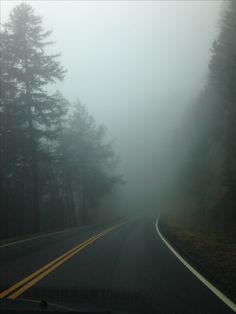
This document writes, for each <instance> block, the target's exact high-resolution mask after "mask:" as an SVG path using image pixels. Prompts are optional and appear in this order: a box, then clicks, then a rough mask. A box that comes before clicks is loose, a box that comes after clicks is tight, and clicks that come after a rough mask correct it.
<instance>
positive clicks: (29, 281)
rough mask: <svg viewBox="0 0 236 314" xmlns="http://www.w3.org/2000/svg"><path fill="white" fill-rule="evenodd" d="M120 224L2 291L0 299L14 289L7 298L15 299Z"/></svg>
mask: <svg viewBox="0 0 236 314" xmlns="http://www.w3.org/2000/svg"><path fill="white" fill-rule="evenodd" d="M120 225H121V224H119V225H116V226H114V227H111V228H109V229H107V230H105V231H102V232H100V233H98V234H97V235H94V236H93V237H91V238H90V239H88V240H86V241H84V242H82V243H80V244H79V245H77V246H76V247H74V248H72V249H71V250H69V251H67V252H66V253H64V254H63V255H61V256H59V257H58V258H56V259H55V260H53V261H51V262H50V263H48V264H47V265H45V266H43V267H41V268H40V269H38V270H37V271H35V272H34V273H32V274H31V275H29V276H27V277H26V278H24V279H23V280H21V281H19V282H17V283H16V284H14V285H13V286H11V287H9V288H8V289H6V290H4V291H3V292H1V293H0V299H2V298H4V297H5V296H7V295H9V294H10V293H12V292H14V291H15V290H16V289H18V288H20V289H18V290H17V291H15V292H14V293H13V294H11V295H10V296H9V298H11V299H15V298H16V297H18V296H19V295H20V294H22V293H23V292H24V291H26V290H28V289H29V288H30V287H32V286H33V285H34V284H35V283H36V282H38V281H39V280H41V279H42V278H43V277H45V276H46V275H47V274H49V273H50V272H51V271H53V270H54V269H55V268H57V267H58V266H60V265H61V264H62V263H64V262H65V261H67V260H68V259H69V258H71V257H72V256H74V255H75V254H77V253H78V252H79V251H81V250H82V249H83V248H85V247H86V246H88V245H89V244H91V243H93V242H94V241H96V240H97V239H98V238H100V237H102V236H103V235H105V234H106V233H108V232H111V231H112V230H114V229H115V228H118V227H119V226H120Z"/></svg>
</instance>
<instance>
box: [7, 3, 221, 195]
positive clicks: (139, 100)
mask: <svg viewBox="0 0 236 314" xmlns="http://www.w3.org/2000/svg"><path fill="white" fill-rule="evenodd" d="M20 2H21V1H3V0H1V21H2V22H4V21H6V20H7V18H8V15H9V11H10V10H11V9H12V8H13V7H14V6H15V5H17V4H19V3H20ZM24 2H30V3H31V4H32V6H33V7H34V8H35V13H36V14H38V15H41V16H42V17H43V25H44V27H45V29H51V30H53V34H52V36H51V38H52V39H53V40H55V41H56V44H55V48H54V49H55V50H56V51H60V52H61V53H62V56H61V62H62V64H63V65H64V67H65V68H66V69H67V70H68V73H67V77H66V79H65V81H64V82H63V83H59V84H57V86H56V87H57V88H59V89H60V90H61V91H62V93H63V94H64V96H65V97H66V98H68V99H69V100H71V101H75V100H76V99H77V98H79V99H80V100H81V102H82V103H84V104H86V105H87V108H88V109H89V111H90V112H91V113H92V114H93V115H94V116H95V118H96V120H97V121H98V122H99V123H104V124H105V125H106V126H107V127H108V133H109V137H111V138H114V139H115V148H116V151H117V152H118V154H119V155H120V156H121V164H120V168H121V169H122V171H123V172H124V174H125V176H126V179H127V180H128V184H127V190H128V189H130V190H133V194H140V193H141V191H142V190H143V186H144V185H145V186H148V187H149V188H151V186H153V183H154V181H155V178H154V177H155V176H156V174H153V167H155V163H158V158H159V157H158V156H160V155H161V154H159V153H160V152H161V151H162V150H164V149H165V145H167V144H168V141H169V138H170V137H171V135H172V134H173V133H174V132H175V129H176V126H178V124H179V123H180V121H181V117H182V116H183V114H184V112H185V110H186V107H188V106H190V104H191V101H192V99H194V97H196V95H197V93H198V92H199V90H200V89H201V88H202V87H203V86H204V84H205V83H206V78H207V67H208V61H209V57H210V51H209V49H210V47H211V44H212V42H213V40H214V38H215V37H216V35H217V33H218V31H219V27H220V23H219V18H220V11H221V9H222V1H213V0H210V1H206V0H204V1H199V0H196V1H24ZM147 197H148V196H147Z"/></svg>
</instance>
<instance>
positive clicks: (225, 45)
mask: <svg viewBox="0 0 236 314" xmlns="http://www.w3.org/2000/svg"><path fill="white" fill-rule="evenodd" d="M235 32H236V1H234V0H232V1H229V2H227V3H225V10H224V12H223V13H222V18H221V30H220V33H219V35H218V38H217V39H216V40H215V41H214V43H213V45H212V49H211V53H212V56H211V59H210V63H209V77H208V83H207V85H206V87H205V88H204V90H203V91H202V93H201V95H200V96H199V97H198V99H197V101H196V103H195V105H194V107H193V109H192V110H191V112H190V113H188V115H187V117H186V118H185V122H184V125H183V126H182V127H181V129H180V130H179V132H178V136H177V137H176V139H175V143H173V152H174V158H175V160H174V161H173V163H174V164H175V165H176V169H175V175H176V178H177V180H174V178H173V177H172V178H171V180H172V179H173V182H172V191H173V190H174V191H175V192H176V199H178V201H177V203H178V206H177V207H179V208H178V210H179V211H178V213H179V214H180V215H182V217H185V218H186V217H191V218H193V219H200V221H201V222H202V223H204V222H205V223H207V224H209V222H210V223H212V224H214V225H217V227H220V228H230V227H232V228H235V221H236V210H235V208H236V194H235V192H236V36H235ZM193 75H194V73H193ZM230 229H231V228H230ZM231 230H232V229H231Z"/></svg>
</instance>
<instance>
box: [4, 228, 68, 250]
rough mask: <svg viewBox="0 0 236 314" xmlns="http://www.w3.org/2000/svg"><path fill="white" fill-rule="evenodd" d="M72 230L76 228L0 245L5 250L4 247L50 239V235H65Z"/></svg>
mask: <svg viewBox="0 0 236 314" xmlns="http://www.w3.org/2000/svg"><path fill="white" fill-rule="evenodd" d="M72 229H74V228H69V229H66V230H61V231H55V232H50V233H45V234H42V235H39V236H35V237H31V238H26V239H23V240H18V241H14V242H9V243H6V244H1V245H0V248H4V247H8V246H12V245H15V244H19V243H23V242H28V241H32V240H36V239H41V238H46V237H48V236H50V235H54V234H58V233H63V232H66V231H68V230H72Z"/></svg>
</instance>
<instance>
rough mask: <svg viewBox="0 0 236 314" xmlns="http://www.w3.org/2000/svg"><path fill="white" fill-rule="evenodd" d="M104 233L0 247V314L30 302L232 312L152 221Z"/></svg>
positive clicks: (80, 232) (87, 231)
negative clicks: (7, 306)
mask: <svg viewBox="0 0 236 314" xmlns="http://www.w3.org/2000/svg"><path fill="white" fill-rule="evenodd" d="M109 227H110V226H103V227H87V228H81V229H73V230H68V231H64V232H61V233H57V234H52V235H48V236H45V237H42V238H36V239H32V240H29V241H24V242H19V243H15V244H13V245H8V246H1V247H0V288H1V289H0V292H1V293H0V300H1V301H0V310H1V309H2V310H3V309H4V304H5V303H4V302H5V301H4V300H9V301H6V302H11V303H14V302H15V304H18V303H17V302H21V301H19V300H22V299H33V300H46V301H47V302H49V303H50V302H52V303H56V304H62V305H64V306H68V307H69V308H73V309H87V310H89V311H91V313H95V312H96V309H109V310H113V311H115V310H119V311H120V312H121V313H123V312H124V313H131V312H134V313H181V314H183V313H201V314H202V313H209V314H215V313H222V314H227V313H233V312H232V310H230V309H229V308H228V307H227V306H226V305H225V304H224V303H223V302H222V301H221V300H219V299H218V298H217V297H216V296H215V295H214V294H213V293H212V292H211V291H210V290H209V289H208V288H207V287H205V286H204V285H203V284H202V283H201V282H200V281H199V280H198V279H197V278H196V277H195V276H194V275H193V274H192V273H191V272H190V271H189V270H188V269H186V267H185V266H184V265H183V264H182V263H181V262H180V261H179V260H178V259H177V258H176V257H175V256H174V255H173V253H172V252H171V251H170V250H169V249H168V248H167V246H166V245H165V244H164V243H163V241H162V240H161V239H160V237H159V236H158V234H157V232H156V229H155V221H154V220H153V219H142V220H141V219H140V220H134V221H130V222H126V223H124V224H122V225H119V226H116V227H115V228H113V229H112V228H110V229H109ZM104 230H105V233H102V232H103V231H104ZM88 239H89V240H88ZM86 240H87V242H86ZM9 298H10V299H9ZM11 300H12V301H11ZM1 304H2V306H1ZM92 310H93V312H92Z"/></svg>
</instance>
